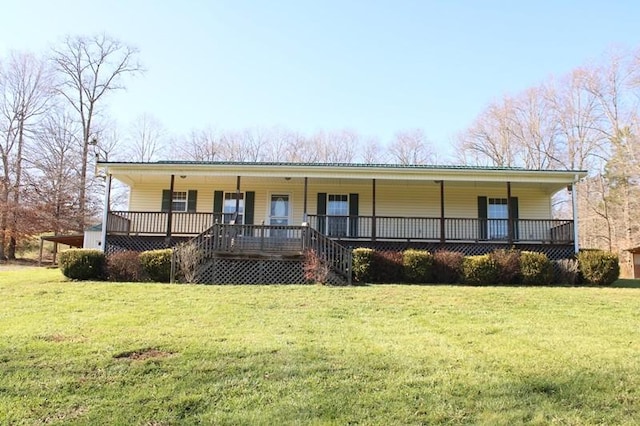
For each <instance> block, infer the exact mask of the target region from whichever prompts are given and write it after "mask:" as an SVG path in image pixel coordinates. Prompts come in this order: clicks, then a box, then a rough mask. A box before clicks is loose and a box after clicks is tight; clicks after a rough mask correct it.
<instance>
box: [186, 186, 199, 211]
mask: <svg viewBox="0 0 640 426" xmlns="http://www.w3.org/2000/svg"><path fill="white" fill-rule="evenodd" d="M197 205H198V191H196V190H195V189H190V190H189V194H188V195H187V211H188V212H189V213H195V212H196V206H197Z"/></svg>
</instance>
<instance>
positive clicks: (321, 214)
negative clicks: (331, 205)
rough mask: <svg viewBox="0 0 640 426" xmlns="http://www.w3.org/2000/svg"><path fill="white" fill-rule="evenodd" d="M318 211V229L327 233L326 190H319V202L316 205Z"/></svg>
mask: <svg viewBox="0 0 640 426" xmlns="http://www.w3.org/2000/svg"><path fill="white" fill-rule="evenodd" d="M316 213H317V214H318V231H320V232H322V233H323V234H326V233H327V229H326V223H327V218H326V214H327V193H326V192H318V204H317V207H316Z"/></svg>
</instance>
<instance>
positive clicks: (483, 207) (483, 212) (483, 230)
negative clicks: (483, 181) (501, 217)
mask: <svg viewBox="0 0 640 426" xmlns="http://www.w3.org/2000/svg"><path fill="white" fill-rule="evenodd" d="M478 231H479V239H481V240H486V239H487V197H478Z"/></svg>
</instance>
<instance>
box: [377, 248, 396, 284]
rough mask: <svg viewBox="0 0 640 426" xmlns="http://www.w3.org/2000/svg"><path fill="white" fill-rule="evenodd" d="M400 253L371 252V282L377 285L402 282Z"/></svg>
mask: <svg viewBox="0 0 640 426" xmlns="http://www.w3.org/2000/svg"><path fill="white" fill-rule="evenodd" d="M402 279H403V277H402V253H401V252H398V251H374V252H373V280H374V281H375V282H379V283H398V282H402Z"/></svg>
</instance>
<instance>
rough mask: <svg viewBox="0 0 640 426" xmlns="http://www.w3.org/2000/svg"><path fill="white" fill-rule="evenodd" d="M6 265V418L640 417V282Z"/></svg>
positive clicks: (1, 372) (2, 290) (2, 277)
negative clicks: (103, 273)
mask: <svg viewBox="0 0 640 426" xmlns="http://www.w3.org/2000/svg"><path fill="white" fill-rule="evenodd" d="M1 268H2V267H0V424H3V425H4V424H29V425H31V424H104V423H109V424H122V425H130V424H140V425H172V424H197V423H199V424H252V425H253V424H313V425H320V424H336V425H345V424H384V425H387V424H403V425H404V424H491V425H496V424H505V425H506V424H523V423H525V424H549V423H558V424H571V425H583V424H639V423H640V289H638V288H633V287H637V286H636V285H635V284H637V283H633V282H631V281H628V282H626V283H623V285H622V287H631V288H608V289H601V288H560V287H558V288H522V287H504V288H503V287H484V288H474V287H462V286H458V287H455V286H402V285H377V286H367V287H322V286H186V285H164V284H114V283H102V282H86V283H77V282H67V281H65V279H64V278H63V277H62V275H61V274H60V272H59V271H57V270H47V269H38V268H19V269H14V270H10V269H6V268H5V269H1Z"/></svg>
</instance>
